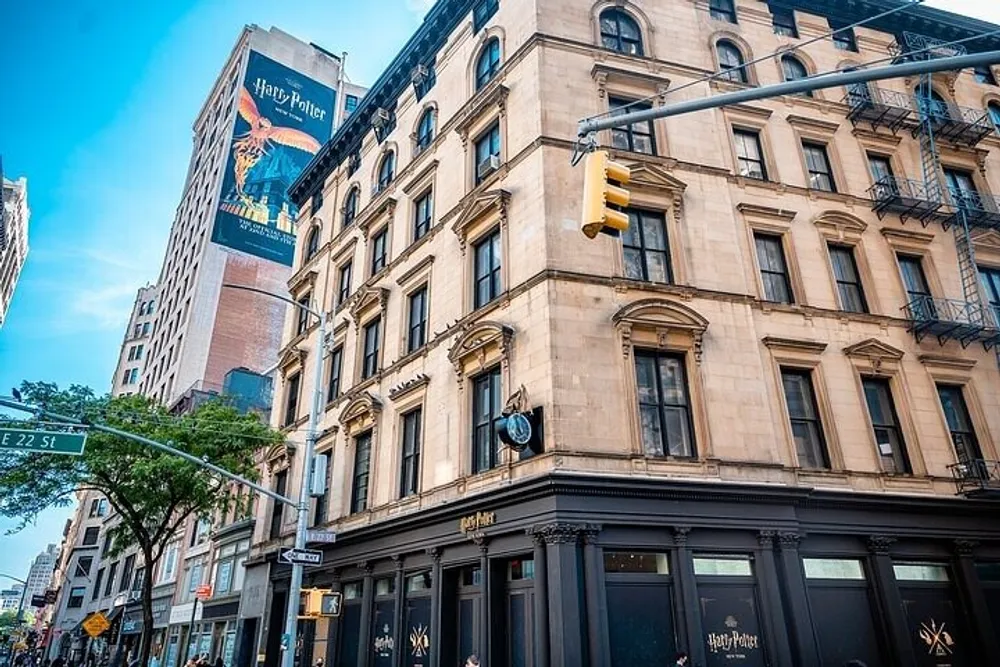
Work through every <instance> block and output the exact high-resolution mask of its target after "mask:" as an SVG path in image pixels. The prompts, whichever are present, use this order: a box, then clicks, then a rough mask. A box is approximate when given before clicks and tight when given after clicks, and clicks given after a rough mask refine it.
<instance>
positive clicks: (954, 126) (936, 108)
mask: <svg viewBox="0 0 1000 667" xmlns="http://www.w3.org/2000/svg"><path fill="white" fill-rule="evenodd" d="M912 104H913V108H914V109H916V110H917V111H918V112H919V113H920V114H921V115H926V116H927V117H929V119H930V122H931V124H932V125H933V128H934V136H935V138H937V139H945V140H947V141H951V142H953V143H956V144H964V145H967V146H975V145H976V144H978V143H979V142H980V141H982V140H983V139H984V138H985V137H986V136H988V135H989V134H990V133H991V132H993V122H992V121H991V120H990V116H989V114H988V113H987V112H986V110H985V109H971V108H969V107H960V106H958V105H957V104H952V103H950V102H942V101H940V100H928V99H925V98H922V97H920V96H919V95H918V96H915V97H914V98H913V102H912ZM918 132H920V127H919V126H918V127H915V128H913V134H914V136H916V134H917V133H918Z"/></svg>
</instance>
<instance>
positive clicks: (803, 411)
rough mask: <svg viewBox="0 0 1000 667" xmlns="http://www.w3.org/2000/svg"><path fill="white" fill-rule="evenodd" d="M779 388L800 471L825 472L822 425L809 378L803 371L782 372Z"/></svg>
mask: <svg viewBox="0 0 1000 667" xmlns="http://www.w3.org/2000/svg"><path fill="white" fill-rule="evenodd" d="M781 384H782V386H783V387H784V390H785V404H786V405H787V406H788V418H789V420H790V421H791V423H792V437H793V438H794V439H795V451H796V453H797V454H798V458H799V465H800V466H801V467H803V468H829V467H830V460H829V457H828V456H827V451H826V441H825V439H824V437H823V423H822V422H821V421H820V418H819V409H818V408H817V406H816V396H815V393H814V392H813V386H812V377H811V374H810V373H809V371H805V370H798V369H790V368H782V369H781Z"/></svg>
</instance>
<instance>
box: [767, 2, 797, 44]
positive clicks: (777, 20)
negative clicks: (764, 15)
mask: <svg viewBox="0 0 1000 667" xmlns="http://www.w3.org/2000/svg"><path fill="white" fill-rule="evenodd" d="M769 9H770V10H771V25H772V26H774V34H775V35H784V36H785V37H796V38H797V37H798V36H799V29H798V27H797V26H796V25H795V12H793V11H792V10H791V9H784V8H782V7H769Z"/></svg>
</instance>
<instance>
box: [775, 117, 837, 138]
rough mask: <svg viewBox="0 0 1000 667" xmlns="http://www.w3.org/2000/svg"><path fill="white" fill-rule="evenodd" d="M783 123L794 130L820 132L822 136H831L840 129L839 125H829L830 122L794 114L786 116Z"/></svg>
mask: <svg viewBox="0 0 1000 667" xmlns="http://www.w3.org/2000/svg"><path fill="white" fill-rule="evenodd" d="M785 121H786V122H787V123H788V124H789V125H791V126H792V127H794V128H798V129H800V130H808V131H813V132H821V133H823V134H833V133H834V132H836V131H837V129H838V128H839V127H840V123H831V122H830V121H826V120H820V119H818V118H810V117H809V116H797V115H794V114H792V115H789V116H786V117H785Z"/></svg>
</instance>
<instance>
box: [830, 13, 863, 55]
mask: <svg viewBox="0 0 1000 667" xmlns="http://www.w3.org/2000/svg"><path fill="white" fill-rule="evenodd" d="M829 23H830V29H831V30H835V31H836V32H834V33H833V45H834V46H835V47H836V48H838V49H839V50H841V51H855V52H856V51H857V50H858V41H857V39H856V38H855V37H854V28H848V27H847V26H848V25H850V24H847V23H841V22H839V21H833V20H830V21H829Z"/></svg>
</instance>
